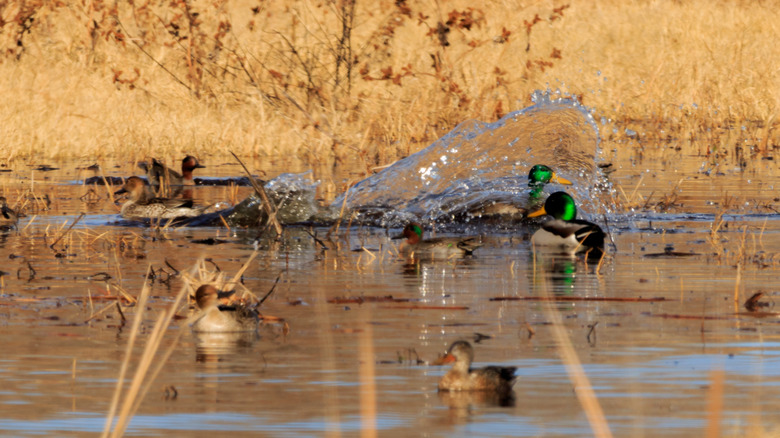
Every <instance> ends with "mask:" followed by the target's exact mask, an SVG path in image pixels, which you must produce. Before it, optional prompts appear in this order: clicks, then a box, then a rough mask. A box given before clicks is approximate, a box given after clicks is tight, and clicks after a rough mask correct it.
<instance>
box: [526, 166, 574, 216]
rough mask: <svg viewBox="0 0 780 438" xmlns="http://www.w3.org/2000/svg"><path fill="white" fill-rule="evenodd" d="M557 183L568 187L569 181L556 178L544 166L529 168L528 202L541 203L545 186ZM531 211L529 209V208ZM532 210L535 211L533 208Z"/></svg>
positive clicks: (553, 173)
mask: <svg viewBox="0 0 780 438" xmlns="http://www.w3.org/2000/svg"><path fill="white" fill-rule="evenodd" d="M549 183H558V184H563V185H567V186H570V185H571V181H569V180H568V179H566V178H562V177H560V176H558V175H557V174H556V173H555V171H553V170H552V169H551V168H550V167H549V166H545V165H544V164H537V165H535V166H534V167H532V168H531V170H530V171H529V172H528V187H529V188H530V189H531V193H530V194H529V201H531V202H532V203H533V202H534V201H536V202H538V203H541V197H542V195H543V192H542V191H543V190H544V186H545V184H549ZM529 210H531V208H529ZM533 210H536V208H534V209H533Z"/></svg>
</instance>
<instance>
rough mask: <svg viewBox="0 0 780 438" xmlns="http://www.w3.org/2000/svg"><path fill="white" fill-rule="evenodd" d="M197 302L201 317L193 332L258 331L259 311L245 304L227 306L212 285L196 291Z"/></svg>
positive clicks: (206, 285) (193, 325)
mask: <svg viewBox="0 0 780 438" xmlns="http://www.w3.org/2000/svg"><path fill="white" fill-rule="evenodd" d="M195 302H196V303H197V305H198V309H200V312H201V314H202V315H201V316H200V317H198V319H197V320H196V321H195V322H194V323H193V324H192V330H193V331H195V332H202V333H230V332H252V331H255V330H257V323H258V321H259V318H258V314H257V311H256V310H255V309H253V308H251V307H248V306H246V305H243V304H233V305H225V304H222V302H224V300H223V298H221V297H220V292H219V291H218V290H217V288H216V287H214V286H213V285H210V284H204V285H202V286H201V287H199V288H198V290H197V291H195Z"/></svg>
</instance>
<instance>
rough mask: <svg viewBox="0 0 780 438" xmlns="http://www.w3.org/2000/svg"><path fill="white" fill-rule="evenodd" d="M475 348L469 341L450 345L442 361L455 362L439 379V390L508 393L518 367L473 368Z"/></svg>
mask: <svg viewBox="0 0 780 438" xmlns="http://www.w3.org/2000/svg"><path fill="white" fill-rule="evenodd" d="M473 361H474V349H473V348H472V347H471V344H470V343H468V342H467V341H455V342H453V343H452V345H450V348H449V349H448V350H447V354H446V355H445V356H444V357H443V358H442V361H441V363H453V365H452V368H451V369H450V370H449V371H447V374H445V375H444V377H442V378H441V380H439V391H496V392H500V393H508V392H510V391H512V385H513V384H514V382H515V379H516V376H515V370H516V369H517V368H516V367H497V366H488V367H484V368H471V363H472V362H473Z"/></svg>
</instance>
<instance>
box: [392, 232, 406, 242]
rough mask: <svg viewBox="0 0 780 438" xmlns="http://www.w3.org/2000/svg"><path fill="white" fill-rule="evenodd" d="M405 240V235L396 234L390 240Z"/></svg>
mask: <svg viewBox="0 0 780 438" xmlns="http://www.w3.org/2000/svg"><path fill="white" fill-rule="evenodd" d="M404 238H406V236H404V235H403V233H402V234H396V235H395V236H393V237H391V238H390V239H391V240H398V239H404Z"/></svg>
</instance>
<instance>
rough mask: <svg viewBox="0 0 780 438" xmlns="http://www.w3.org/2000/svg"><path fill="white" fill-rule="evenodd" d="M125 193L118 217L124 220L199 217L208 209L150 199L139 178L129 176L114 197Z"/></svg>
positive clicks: (177, 202) (177, 200)
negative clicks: (125, 199) (127, 197)
mask: <svg viewBox="0 0 780 438" xmlns="http://www.w3.org/2000/svg"><path fill="white" fill-rule="evenodd" d="M122 193H127V194H128V195H129V198H130V199H128V200H127V202H125V203H124V204H122V209H121V211H120V215H121V216H122V217H123V218H125V219H174V218H178V217H195V216H200V215H201V214H203V212H204V211H205V210H206V209H207V208H208V207H193V202H192V200H185V199H169V198H155V197H152V196H151V195H150V194H149V192H148V188H147V186H146V184H145V182H144V180H142V179H141V178H139V177H137V176H131V177H130V178H128V179H127V181H125V184H124V185H123V186H122V188H121V189H119V190H117V191H116V192H114V194H115V195H119V194H122Z"/></svg>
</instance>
